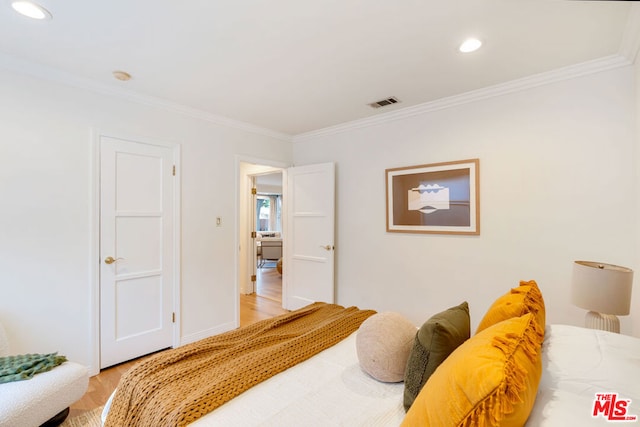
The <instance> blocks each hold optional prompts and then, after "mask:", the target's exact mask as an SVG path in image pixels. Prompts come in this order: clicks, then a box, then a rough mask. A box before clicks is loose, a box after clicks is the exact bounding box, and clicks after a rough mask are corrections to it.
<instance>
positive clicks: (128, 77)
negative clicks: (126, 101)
mask: <svg viewBox="0 0 640 427" xmlns="http://www.w3.org/2000/svg"><path fill="white" fill-rule="evenodd" d="M113 77H115V78H116V79H118V80H122V81H123V82H126V81H127V80H131V74H129V73H127V72H126V71H114V72H113Z"/></svg>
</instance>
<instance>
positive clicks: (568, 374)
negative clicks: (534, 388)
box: [527, 325, 640, 427]
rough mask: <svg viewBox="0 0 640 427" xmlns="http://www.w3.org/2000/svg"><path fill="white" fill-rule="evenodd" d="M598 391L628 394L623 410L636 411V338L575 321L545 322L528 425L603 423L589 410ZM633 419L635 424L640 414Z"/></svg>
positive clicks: (639, 406)
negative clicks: (571, 323) (628, 401)
mask: <svg viewBox="0 0 640 427" xmlns="http://www.w3.org/2000/svg"><path fill="white" fill-rule="evenodd" d="M603 392H609V393H618V395H619V398H621V399H631V404H630V406H629V408H628V415H636V416H639V417H640V339H638V338H634V337H630V336H627V335H620V334H614V333H611V332H604V331H597V330H593V329H585V328H579V327H576V326H567V325H549V326H547V329H546V331H545V338H544V344H543V349H542V378H541V380H540V386H539V388H538V395H537V397H536V402H535V405H534V407H533V411H532V412H531V415H530V416H529V420H528V421H527V426H528V427H534V426H535V427H562V426H581V427H583V426H584V427H586V426H604V425H607V424H608V423H609V422H608V421H607V420H605V419H604V418H603V416H602V415H600V416H598V417H596V418H594V417H593V416H592V413H593V402H594V399H595V395H596V393H603ZM636 422H637V423H638V424H640V418H638V421H636ZM625 425H629V424H625ZM631 425H634V424H633V423H632V424H631Z"/></svg>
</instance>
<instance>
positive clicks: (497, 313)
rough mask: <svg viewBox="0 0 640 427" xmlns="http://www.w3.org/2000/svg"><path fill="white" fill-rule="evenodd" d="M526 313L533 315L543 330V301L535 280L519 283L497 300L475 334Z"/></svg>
mask: <svg viewBox="0 0 640 427" xmlns="http://www.w3.org/2000/svg"><path fill="white" fill-rule="evenodd" d="M527 313H533V314H534V315H535V316H536V319H537V321H538V324H539V325H540V327H541V328H542V329H544V328H545V308H544V299H543V298H542V292H540V289H539V288H538V284H537V283H536V281H535V280H530V281H528V282H525V281H521V282H520V286H518V287H517V288H513V289H511V290H510V291H509V292H507V293H506V294H504V295H502V296H501V297H500V298H498V299H497V300H496V301H495V302H494V303H493V305H492V306H491V307H489V310H487V312H486V313H485V315H484V317H483V318H482V320H481V321H480V324H479V325H478V329H477V330H476V334H477V333H478V332H480V331H482V330H484V329H486V328H488V327H489V326H491V325H495V324H496V323H498V322H501V321H503V320H506V319H509V318H511V317H519V316H522V315H523V314H527Z"/></svg>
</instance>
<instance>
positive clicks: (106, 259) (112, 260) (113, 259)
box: [104, 256, 124, 264]
mask: <svg viewBox="0 0 640 427" xmlns="http://www.w3.org/2000/svg"><path fill="white" fill-rule="evenodd" d="M119 259H124V258H114V257H112V256H108V257H106V258H105V259H104V263H105V264H113V263H114V262H116V261H118V260H119Z"/></svg>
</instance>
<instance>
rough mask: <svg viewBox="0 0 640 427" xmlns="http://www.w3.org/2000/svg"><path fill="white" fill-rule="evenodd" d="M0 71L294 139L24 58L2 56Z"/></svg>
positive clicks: (274, 136)
mask: <svg viewBox="0 0 640 427" xmlns="http://www.w3.org/2000/svg"><path fill="white" fill-rule="evenodd" d="M0 67H2V68H5V69H8V70H10V71H14V72H18V73H21V74H27V75H29V76H31V77H36V78H39V79H42V80H47V81H50V82H53V83H58V84H63V85H66V86H71V87H74V88H77V89H84V90H88V91H92V92H95V93H99V94H102V95H107V96H112V97H116V98H121V99H125V100H127V101H131V102H135V103H138V104H142V105H146V106H149V107H155V108H159V109H162V110H166V111H170V112H173V113H177V114H182V115H185V116H188V117H192V118H195V119H199V120H203V121H207V122H210V123H213V124H216V125H219V126H225V127H230V128H234V129H238V130H243V131H246V132H251V133H255V134H258V135H262V136H267V137H270V138H275V139H278V140H281V141H285V142H291V141H292V137H291V135H288V134H284V133H280V132H276V131H273V130H271V129H267V128H263V127H260V126H256V125H252V124H250V123H246V122H243V121H240V120H234V119H230V118H227V117H224V116H220V115H217V114H213V113H209V112H206V111H203V110H199V109H197V108H191V107H186V106H184V105H181V104H178V103H174V102H171V101H167V100H165V99H162V98H157V97H153V96H148V95H143V94H140V93H136V92H133V91H130V90H125V89H121V88H117V87H114V86H110V85H107V84H103V83H99V82H96V81H94V80H91V79H87V78H84V77H79V76H77V75H74V74H71V73H68V72H66V71H62V70H59V69H56V68H53V67H48V66H45V65H42V64H37V63H34V62H31V61H27V60H24V59H21V58H17V57H14V56H10V55H7V54H5V53H0Z"/></svg>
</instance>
